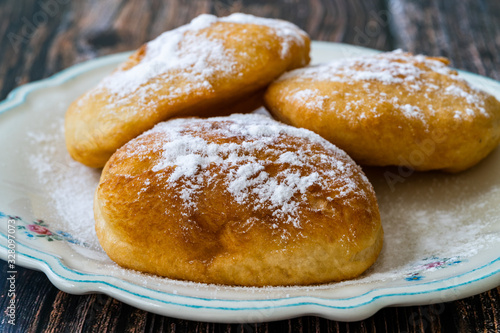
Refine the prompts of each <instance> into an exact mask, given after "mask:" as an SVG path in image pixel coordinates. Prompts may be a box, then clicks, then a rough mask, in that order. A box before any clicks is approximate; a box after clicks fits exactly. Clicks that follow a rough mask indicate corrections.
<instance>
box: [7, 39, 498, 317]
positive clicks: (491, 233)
mask: <svg viewBox="0 0 500 333" xmlns="http://www.w3.org/2000/svg"><path fill="white" fill-rule="evenodd" d="M374 52H376V51H373V50H368V49H364V48H359V47H353V46H348V45H342V44H333V43H321V42H314V43H313V45H312V56H313V61H314V62H321V61H326V60H332V59H337V58H345V57H353V56H360V55H367V54H371V53H374ZM127 55H128V54H117V55H112V56H108V57H103V58H100V59H96V60H92V61H89V62H86V63H83V64H79V65H76V66H73V67H71V68H69V69H67V70H65V71H63V72H61V73H59V74H57V75H55V76H53V77H51V78H48V79H46V80H42V81H39V82H36V83H31V84H27V85H24V86H22V87H20V88H18V89H16V90H14V91H13V92H12V93H11V94H10V95H9V96H8V98H7V99H6V100H5V101H3V102H2V103H1V104H0V112H1V114H0V145H1V147H2V159H1V161H0V183H1V188H0V220H1V221H2V223H1V224H0V247H2V251H1V252H0V254H1V257H2V258H3V259H5V260H7V259H15V262H14V261H11V262H10V264H12V265H14V266H11V268H9V269H12V270H15V265H19V266H24V267H28V268H32V269H37V270H41V271H43V272H44V273H45V274H47V276H48V277H49V279H50V280H51V281H52V283H53V284H54V285H55V286H56V287H58V288H59V289H61V290H63V291H66V292H68V293H73V294H85V293H96V292H98V293H104V294H107V295H110V296H112V297H115V298H117V299H119V300H121V301H123V302H125V303H128V304H131V305H133V306H136V307H138V308H141V309H144V310H147V311H151V312H154V313H158V314H162V315H166V316H172V317H178V318H184V319H191V320H201V321H211V322H214V321H217V322H262V321H270V320H278V319H284V318H291V317H295V316H302V315H318V316H322V317H325V318H329V319H335V320H342V321H353V320H361V319H364V318H367V317H369V316H371V315H372V314H374V313H375V312H376V311H378V310H379V309H381V308H383V307H386V306H395V305H398V306H400V305H417V304H431V303H438V302H445V301H451V300H455V299H458V298H463V297H467V296H470V295H474V294H477V293H480V292H483V291H486V290H489V289H491V288H494V287H496V286H498V285H500V257H499V256H500V251H499V250H498V249H499V248H500V204H499V203H500V149H496V150H495V151H494V152H493V153H492V154H491V155H490V156H488V157H487V158H486V159H485V160H484V161H482V162H481V163H480V164H479V165H477V166H475V167H474V168H472V169H470V170H468V171H466V172H463V173H460V174H457V175H448V174H442V173H433V172H430V173H412V172H411V170H405V169H404V168H399V169H398V168H392V169H376V168H374V169H368V168H365V172H366V173H367V176H368V177H369V178H370V180H371V181H372V183H373V184H374V187H375V190H376V192H377V196H378V200H379V205H380V211H381V216H382V222H383V226H384V230H385V244H384V249H383V251H382V253H381V255H380V257H379V259H378V260H377V262H376V264H375V265H374V266H373V267H372V268H370V269H369V270H368V271H367V272H366V273H365V274H363V275H362V276H361V277H359V278H358V279H355V280H352V281H346V282H341V283H333V284H327V285H321V286H311V287H273V288H241V287H225V286H217V285H206V284H198V283H191V282H181V281H174V280H169V279H164V278H159V277H155V276H150V275H145V274H141V273H138V272H135V271H130V270H125V269H122V268H120V267H118V266H117V265H115V264H114V263H113V262H112V261H111V260H110V259H109V258H108V257H107V256H106V254H105V253H104V252H103V250H102V249H101V248H100V246H99V244H98V242H97V240H96V238H95V232H94V231H93V220H92V195H93V191H94V189H95V186H96V185H97V181H98V178H99V171H98V170H92V169H89V168H86V167H84V166H82V165H80V164H78V163H76V162H74V161H72V160H71V158H70V157H69V156H68V154H67V153H66V150H65V147H64V138H63V132H62V127H63V117H64V113H65V110H66V108H67V107H68V105H69V104H70V103H71V101H73V100H74V99H75V98H76V97H78V96H79V95H80V94H82V93H83V92H85V91H86V90H88V89H89V88H90V87H92V86H94V85H95V84H96V83H97V82H98V81H99V79H100V78H102V77H103V76H104V75H106V74H107V73H109V72H110V71H111V70H112V69H113V68H114V67H115V66H116V65H117V64H118V63H120V62H121V61H123V60H124V59H125V58H126V57H127ZM460 75H461V76H462V77H463V78H465V79H466V80H467V81H469V82H470V83H471V84H473V85H475V86H477V87H479V88H481V89H484V90H486V91H488V92H490V93H492V94H494V95H496V97H497V98H499V99H500V84H499V83H498V82H496V81H493V80H490V79H487V78H484V77H481V76H477V75H474V74H470V73H465V72H460ZM431 148H432V147H431ZM423 149H424V148H423ZM426 149H429V147H427V148H426ZM424 153H425V151H424ZM9 236H10V240H9ZM13 237H15V238H13ZM9 248H11V253H12V252H13V251H12V250H14V249H15V257H8V255H9V253H8V251H7V250H8V249H9Z"/></svg>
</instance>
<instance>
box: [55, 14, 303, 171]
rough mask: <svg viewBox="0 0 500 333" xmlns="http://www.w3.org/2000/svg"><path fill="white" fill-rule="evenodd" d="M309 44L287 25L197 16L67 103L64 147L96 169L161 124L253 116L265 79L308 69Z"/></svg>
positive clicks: (241, 17) (244, 17)
mask: <svg viewBox="0 0 500 333" xmlns="http://www.w3.org/2000/svg"><path fill="white" fill-rule="evenodd" d="M309 44H310V41H309V37H308V36H307V34H306V33H305V32H304V31H302V30H300V29H299V28H298V27H296V26H295V25H293V24H292V23H289V22H285V21H281V20H275V19H265V18H258V17H255V16H251V15H245V14H239V13H238V14H233V15H230V16H228V17H224V18H216V17H215V16H212V15H201V16H199V17H197V18H196V19H194V20H193V21H192V22H191V23H190V24H188V25H185V26H182V27H180V28H177V29H175V30H172V31H169V32H166V33H164V34H162V35H160V36H159V37H158V38H156V39H155V40H153V41H151V42H149V43H147V44H145V45H143V46H142V47H141V48H140V49H139V50H138V51H137V52H135V53H134V54H133V55H132V56H130V58H129V59H128V60H127V61H126V62H125V63H123V64H122V65H121V66H120V67H119V68H118V69H117V70H116V71H114V72H113V73H112V74H111V75H109V76H107V77H105V78H104V79H103V80H102V81H101V82H100V83H99V85H98V86H97V87H95V88H94V89H92V90H90V91H89V92H87V93H85V94H84V95H83V96H81V97H80V98H79V99H77V100H76V101H75V102H73V103H72V104H71V106H70V107H69V109H68V111H67V113H66V121H65V133H66V146H67V149H68V151H69V153H70V155H71V156H72V157H73V158H74V159H75V160H77V161H79V162H81V163H83V164H85V165H88V166H91V167H102V166H104V164H105V163H106V161H107V160H108V158H109V157H110V156H111V155H112V154H113V153H114V152H115V150H116V149H118V148H119V147H121V146H122V145H123V144H125V143H126V142H128V141H129V140H131V139H132V138H134V137H136V136H137V135H139V134H141V133H142V132H144V131H145V130H148V129H150V128H152V127H153V126H154V125H155V124H157V123H158V122H160V121H164V120H166V119H170V118H172V117H178V116H188V115H189V116H209V115H220V114H228V113H231V112H233V111H234V110H238V112H239V113H241V112H245V111H252V110H254V109H256V108H257V107H259V106H261V105H262V95H263V93H264V88H265V87H266V86H267V85H268V84H269V83H270V82H271V81H273V80H274V79H276V78H277V77H278V76H280V75H281V74H282V73H284V72H285V71H286V70H291V69H294V68H297V67H301V66H305V65H307V64H308V63H309Z"/></svg>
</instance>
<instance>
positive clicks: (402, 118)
mask: <svg viewBox="0 0 500 333" xmlns="http://www.w3.org/2000/svg"><path fill="white" fill-rule="evenodd" d="M447 64H448V61H447V60H446V59H444V58H431V57H425V56H422V55H417V56H414V55H411V54H409V53H404V52H402V51H399V50H398V51H393V52H388V53H382V54H379V55H375V56H368V57H361V58H352V59H346V60H340V61H333V62H330V63H326V64H320V65H317V66H310V67H306V68H301V69H296V70H294V71H291V72H288V73H285V74H284V75H282V76H281V77H280V78H279V79H278V80H277V81H275V82H274V83H272V84H271V85H270V86H269V88H268V90H267V92H266V95H265V104H266V106H267V108H268V109H269V111H270V112H271V113H272V114H273V115H274V116H275V117H276V118H278V119H280V120H282V121H284V122H285V123H288V124H291V125H294V126H299V127H304V128H307V129H310V130H312V131H314V132H316V133H318V134H320V135H321V136H323V137H324V138H326V139H328V140H329V141H331V142H332V143H334V144H335V145H337V146H338V147H340V148H341V149H343V150H345V151H346V152H347V153H348V154H349V155H350V156H351V157H352V158H353V159H354V160H355V161H356V162H358V163H360V164H366V165H376V166H386V165H400V166H406V167H410V168H413V169H415V170H420V171H425V170H436V169H437V170H444V171H448V172H458V171H462V170H465V169H467V168H469V167H471V166H473V165H475V164H476V163H478V162H479V161H480V160H481V159H483V158H484V157H485V156H487V155H488V154H489V153H490V152H491V151H492V150H493V149H494V148H495V147H496V146H497V145H498V143H499V141H500V103H499V102H498V101H497V100H496V99H495V97H493V96H491V95H489V94H487V93H485V92H482V91H479V90H477V89H475V88H473V87H471V86H470V85H469V84H468V83H467V82H466V81H465V80H463V79H462V78H460V77H459V76H458V75H457V72H456V71H454V70H452V69H450V68H449V67H447V66H446V65H447Z"/></svg>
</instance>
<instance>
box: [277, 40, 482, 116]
mask: <svg viewBox="0 0 500 333" xmlns="http://www.w3.org/2000/svg"><path fill="white" fill-rule="evenodd" d="M437 74H438V75H437ZM443 78H446V80H444V79H443ZM287 79H294V80H298V81H301V80H313V82H320V81H325V82H342V83H343V84H344V85H346V86H347V87H349V86H353V85H354V84H359V83H360V82H364V84H363V85H362V87H363V88H362V89H359V88H356V89H352V90H348V89H346V91H348V93H345V96H346V97H348V100H350V101H349V102H347V103H346V104H347V105H345V108H338V107H336V105H335V104H331V105H330V106H329V107H330V109H331V111H334V112H336V113H337V114H339V115H343V116H345V117H355V116H357V115H358V113H357V112H355V113H353V112H352V111H353V109H360V106H362V105H374V109H373V110H372V111H373V113H374V114H375V116H376V113H377V112H378V111H377V110H378V108H379V107H381V108H383V107H385V106H386V105H387V103H391V104H392V105H393V107H394V110H395V111H397V112H399V113H400V114H401V115H402V116H403V117H407V118H413V119H419V120H420V121H421V122H423V123H424V125H427V124H426V122H427V121H428V119H429V118H430V117H432V116H433V115H435V112H436V110H434V109H433V108H432V104H433V102H435V99H437V98H441V99H443V98H448V99H450V96H451V97H453V98H454V99H457V100H458V101H459V103H457V104H462V105H463V108H460V109H459V110H449V111H450V112H451V113H454V117H455V119H457V120H464V119H468V118H469V117H471V116H477V115H480V116H483V117H490V114H489V113H488V112H487V111H486V110H485V102H484V96H483V95H481V93H480V92H479V91H478V90H477V89H475V88H474V87H471V86H469V85H468V84H467V83H466V82H465V81H464V80H463V79H462V78H460V77H459V76H458V75H457V73H456V71H454V70H453V69H450V68H449V67H447V65H446V64H445V63H444V62H442V61H440V60H437V59H435V58H429V57H425V56H422V55H417V56H412V55H411V54H408V53H404V52H402V51H401V50H396V51H393V52H387V53H381V54H379V55H375V56H366V57H358V58H352V59H343V60H339V61H332V62H329V63H324V64H320V65H316V66H309V67H306V68H300V69H296V70H294V71H291V72H288V73H285V74H283V75H282V76H281V78H280V79H279V80H287ZM380 83H381V84H383V85H391V86H393V87H394V90H393V92H391V95H392V96H387V94H386V93H385V92H382V91H380V90H381V89H380V88H379V87H380V86H376V85H375V86H372V84H380ZM335 93H337V92H336V91H332V95H333V94H335ZM314 95H315V96H314ZM412 96H418V98H417V99H416V101H413V102H412V104H409V103H408V100H410V99H409V98H408V97H410V98H411V97H412ZM288 98H291V99H294V100H302V104H303V105H307V106H308V107H315V108H322V106H323V102H324V101H325V100H326V99H327V97H325V96H322V95H321V93H320V92H319V91H317V92H316V93H315V94H314V89H310V88H307V86H305V87H304V89H303V90H299V91H295V92H292V93H291V94H290V95H288ZM450 100H452V99H450ZM442 104H443V108H446V107H448V104H451V103H442ZM363 117H366V114H361V118H363Z"/></svg>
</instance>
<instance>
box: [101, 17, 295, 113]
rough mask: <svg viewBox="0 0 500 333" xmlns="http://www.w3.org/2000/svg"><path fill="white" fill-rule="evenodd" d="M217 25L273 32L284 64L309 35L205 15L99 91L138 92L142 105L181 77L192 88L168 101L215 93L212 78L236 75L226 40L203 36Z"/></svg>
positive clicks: (164, 37) (151, 46) (286, 26)
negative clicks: (165, 82)
mask: <svg viewBox="0 0 500 333" xmlns="http://www.w3.org/2000/svg"><path fill="white" fill-rule="evenodd" d="M217 22H230V23H236V24H256V25H265V26H267V27H270V28H271V29H272V30H273V32H274V33H275V34H276V35H277V36H278V38H279V39H280V41H281V57H282V58H285V57H286V56H287V55H288V54H289V52H290V47H291V45H292V43H295V44H299V45H300V44H303V43H304V39H303V38H304V35H305V33H304V32H302V31H301V30H300V29H299V28H298V27H297V26H295V25H293V24H292V23H289V22H285V21H281V20H275V19H267V18H260V17H255V16H252V15H248V14H241V13H235V14H232V15H230V16H227V17H224V18H220V19H219V18H217V17H215V16H213V15H208V14H202V15H200V16H198V17H196V18H195V19H193V20H192V21H191V23H189V24H187V25H184V26H181V27H179V28H177V29H174V30H171V31H167V32H165V33H163V34H161V35H160V36H158V37H157V38H156V39H154V40H152V41H150V42H149V43H147V44H146V50H145V55H144V57H143V58H142V59H141V61H140V62H139V63H138V64H136V65H135V66H133V67H131V68H126V67H125V66H126V64H125V65H122V66H121V67H120V68H118V70H117V71H115V72H114V73H112V74H111V75H109V76H108V77H106V78H104V79H103V80H102V81H101V83H100V84H99V86H98V87H97V88H98V89H106V90H107V91H108V92H110V93H112V94H114V95H115V97H118V98H124V97H126V96H128V95H130V94H131V93H133V92H136V91H137V92H138V95H139V97H142V99H141V103H143V104H147V103H148V99H147V94H148V93H154V92H155V91H158V89H160V86H159V85H156V84H154V82H151V80H154V79H156V78H159V77H161V76H162V75H166V74H168V75H169V76H170V77H172V76H173V77H177V80H178V81H179V82H188V83H187V84H182V85H179V86H177V85H173V86H172V87H171V88H170V90H169V92H168V94H169V96H170V97H176V96H179V95H181V94H184V93H187V92H195V93H196V92H197V91H198V90H199V89H200V88H203V89H204V90H206V89H208V90H211V89H212V83H211V82H212V81H213V79H214V77H217V76H218V77H221V76H222V77H224V76H228V75H229V74H234V75H236V74H237V72H236V69H235V66H236V61H235V59H234V55H233V53H232V52H233V51H232V50H229V49H227V48H226V47H224V43H223V40H221V39H217V38H214V37H210V35H209V34H206V33H204V32H203V30H204V29H206V28H209V27H210V26H212V25H213V24H215V23H217ZM146 83H148V85H147V86H145V84H146Z"/></svg>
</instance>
